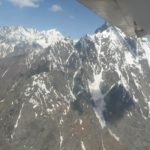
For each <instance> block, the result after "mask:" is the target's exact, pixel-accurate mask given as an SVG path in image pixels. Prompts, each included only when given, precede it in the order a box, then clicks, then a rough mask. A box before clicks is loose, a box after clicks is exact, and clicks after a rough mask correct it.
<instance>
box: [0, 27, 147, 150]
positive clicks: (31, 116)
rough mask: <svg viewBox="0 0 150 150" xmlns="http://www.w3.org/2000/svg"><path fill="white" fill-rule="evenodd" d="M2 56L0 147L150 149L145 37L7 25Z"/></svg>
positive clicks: (0, 35)
mask: <svg viewBox="0 0 150 150" xmlns="http://www.w3.org/2000/svg"><path fill="white" fill-rule="evenodd" d="M4 33H7V34H6V36H5V34H4ZM8 35H9V36H8ZM11 35H12V36H11ZM14 35H15V36H14ZM16 35H17V36H16ZM22 35H23V36H22ZM16 37H17V38H16ZM31 37H32V38H31ZM31 39H32V40H31ZM46 39H47V40H46ZM50 39H51V40H50ZM45 41H46V42H45ZM45 43H46V44H45ZM4 45H5V46H4ZM12 45H13V46H12ZM9 46H12V49H11V50H10V49H9V48H8V47H9ZM0 54H1V56H0V57H1V58H0V91H1V92H0V139H1V140H0V149H2V150H5V149H7V150H8V149H12V150H23V149H24V150H30V149H31V150H58V149H60V150H70V149H72V150H80V149H81V150H93V149H94V150H113V149H115V150H126V149H132V150H137V149H145V150H146V149H149V146H150V144H149V143H150V140H149V139H150V138H149V137H150V133H149V132H148V131H149V130H150V92H149V91H150V57H149V56H150V44H149V42H148V40H147V39H144V38H143V39H132V38H129V37H127V36H125V35H124V33H122V32H121V31H120V30H119V29H118V28H115V27H112V26H109V27H108V26H105V27H103V28H101V29H98V30H97V31H96V33H95V34H93V35H86V36H85V37H82V38H81V39H80V40H79V41H78V42H77V43H76V45H74V44H73V41H72V40H71V39H68V38H65V37H63V36H62V35H61V34H60V33H59V32H58V31H56V30H50V31H47V32H46V31H42V32H39V31H35V30H32V29H25V28H22V27H18V28H2V29H0Z"/></svg>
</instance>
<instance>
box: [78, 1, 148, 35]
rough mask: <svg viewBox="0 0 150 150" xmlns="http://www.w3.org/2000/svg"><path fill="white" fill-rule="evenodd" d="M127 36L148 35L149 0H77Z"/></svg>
mask: <svg viewBox="0 0 150 150" xmlns="http://www.w3.org/2000/svg"><path fill="white" fill-rule="evenodd" d="M78 1H79V2H80V3H82V4H83V5H85V6H86V7H88V8H89V9H91V10H93V11H94V12H95V13H96V14H97V15H99V16H102V17H103V18H104V19H105V20H107V21H108V22H110V23H111V24H113V25H115V26H117V27H119V28H120V29H122V30H123V31H124V32H125V33H126V34H127V35H129V36H136V35H137V36H138V37H141V36H144V35H146V34H149V33H150V0H78Z"/></svg>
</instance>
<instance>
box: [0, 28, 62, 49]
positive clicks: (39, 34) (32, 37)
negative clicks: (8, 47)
mask: <svg viewBox="0 0 150 150" xmlns="http://www.w3.org/2000/svg"><path fill="white" fill-rule="evenodd" d="M4 39H5V40H7V41H8V42H10V43H19V42H28V43H37V44H39V45H40V46H42V47H43V48H46V47H48V46H49V45H53V44H55V43H57V42H58V41H60V40H64V36H63V35H62V34H61V33H60V32H58V31H57V30H56V29H51V30H47V31H38V30H36V29H32V28H29V29H28V28H25V27H22V26H18V27H1V28H0V41H3V40H4Z"/></svg>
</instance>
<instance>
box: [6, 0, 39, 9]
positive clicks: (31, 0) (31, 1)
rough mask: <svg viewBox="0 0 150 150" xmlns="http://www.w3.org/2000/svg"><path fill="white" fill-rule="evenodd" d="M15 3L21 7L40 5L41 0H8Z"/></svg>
mask: <svg viewBox="0 0 150 150" xmlns="http://www.w3.org/2000/svg"><path fill="white" fill-rule="evenodd" d="M8 1H9V2H11V3H12V4H13V5H16V6H19V7H21V8H22V7H35V8H37V7H39V2H40V1H41V0H8Z"/></svg>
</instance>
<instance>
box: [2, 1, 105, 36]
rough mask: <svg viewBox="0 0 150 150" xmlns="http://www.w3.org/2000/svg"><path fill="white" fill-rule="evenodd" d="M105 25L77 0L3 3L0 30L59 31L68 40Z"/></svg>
mask: <svg viewBox="0 0 150 150" xmlns="http://www.w3.org/2000/svg"><path fill="white" fill-rule="evenodd" d="M102 23H103V20H102V19H101V18H100V17H98V16H96V15H95V14H94V13H93V12H91V11H90V10H88V9H87V8H85V7H84V6H82V5H81V4H79V3H78V2H77V1H76V0H0V26H17V25H21V26H25V27H32V28H37V29H39V30H47V29H52V28H56V29H58V30H59V31H60V32H62V33H63V34H65V35H66V36H71V37H73V38H79V37H80V36H82V35H85V34H86V33H92V32H94V31H95V29H96V28H98V27H99V26H101V25H102Z"/></svg>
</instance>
